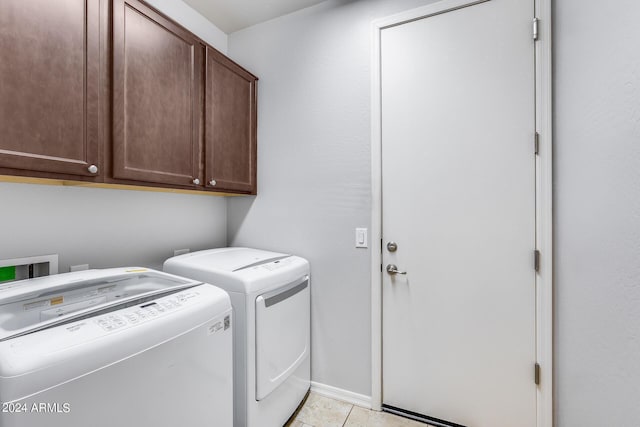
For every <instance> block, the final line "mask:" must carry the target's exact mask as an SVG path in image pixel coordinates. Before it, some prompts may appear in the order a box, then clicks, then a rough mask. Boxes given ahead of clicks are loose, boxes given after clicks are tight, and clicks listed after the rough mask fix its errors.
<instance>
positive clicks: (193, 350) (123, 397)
mask: <svg viewBox="0 0 640 427" xmlns="http://www.w3.org/2000/svg"><path fill="white" fill-rule="evenodd" d="M230 316H231V302H230V300H229V297H228V295H227V294H226V293H225V292H224V291H223V290H221V289H218V288H216V287H214V286H211V285H208V284H203V283H202V282H199V281H194V280H188V279H184V278H181V277H176V276H172V275H170V274H166V273H161V272H156V271H153V270H148V269H144V268H119V269H108V270H88V271H81V272H75V273H68V274H60V275H55V276H47V277H42V278H37V279H30V280H22V281H18V282H12V283H8V284H4V285H2V286H0V402H2V408H0V409H2V410H1V411H0V426H2V427H45V426H46V427H63V426H65V427H67V426H95V427H111V426H138V427H157V426H189V427H197V426H198V427H209V426H211V425H213V424H212V423H214V424H215V425H216V426H225V427H231V426H232V425H233V389H232V387H233V375H232V341H233V340H232V328H231V323H230Z"/></svg>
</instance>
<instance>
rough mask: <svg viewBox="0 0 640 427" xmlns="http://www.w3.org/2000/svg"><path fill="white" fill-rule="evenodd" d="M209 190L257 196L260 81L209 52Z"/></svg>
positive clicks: (207, 146)
mask: <svg viewBox="0 0 640 427" xmlns="http://www.w3.org/2000/svg"><path fill="white" fill-rule="evenodd" d="M206 64H207V66H206V73H207V75H206V90H205V92H206V98H205V99H206V101H205V144H206V145H205V157H206V159H205V167H206V173H205V178H206V181H207V182H206V186H207V188H210V189H217V190H229V191H236V192H244V193H251V194H255V193H256V129H257V127H256V82H257V80H258V79H257V77H255V76H253V75H252V74H251V73H249V72H247V71H246V70H244V69H243V68H242V67H240V66H238V65H237V64H235V63H234V62H233V61H231V60H230V59H229V58H227V57H225V56H224V55H222V54H221V53H220V52H218V51H216V50H215V49H212V48H207V59H206Z"/></svg>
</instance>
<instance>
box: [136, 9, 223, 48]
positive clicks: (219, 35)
mask: <svg viewBox="0 0 640 427" xmlns="http://www.w3.org/2000/svg"><path fill="white" fill-rule="evenodd" d="M145 1H146V2H147V3H149V4H150V5H152V6H153V7H155V8H156V9H158V10H159V11H160V12H162V13H164V14H165V15H167V16H168V17H170V18H171V19H173V20H174V21H176V22H177V23H179V24H181V25H182V26H183V27H185V28H187V29H189V31H191V32H192V33H193V34H195V35H196V36H198V37H200V38H201V39H202V40H204V41H205V42H207V43H209V44H210V45H211V46H213V47H215V48H216V49H218V50H219V51H220V52H222V53H227V35H226V34H225V33H224V32H223V31H222V30H221V29H219V28H218V27H216V26H215V25H214V24H212V23H211V21H209V20H208V19H207V18H205V17H204V16H202V15H201V14H200V13H199V12H197V11H196V10H195V9H193V8H192V7H191V6H189V5H188V4H187V3H185V2H184V1H182V0H145Z"/></svg>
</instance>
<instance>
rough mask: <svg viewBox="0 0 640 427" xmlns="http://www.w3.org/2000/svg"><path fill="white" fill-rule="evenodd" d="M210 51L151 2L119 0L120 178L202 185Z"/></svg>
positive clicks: (116, 105)
mask: <svg viewBox="0 0 640 427" xmlns="http://www.w3.org/2000/svg"><path fill="white" fill-rule="evenodd" d="M3 1H4V0H3ZM203 51H204V46H203V45H202V44H201V43H200V41H199V40H198V39H197V38H196V37H195V36H194V35H192V34H191V33H189V32H188V31H186V30H185V29H183V28H182V27H180V26H178V25H176V24H175V23H173V22H172V21H170V20H168V19H166V18H164V17H163V16H162V15H160V14H159V13H157V12H155V11H154V10H153V9H151V8H149V7H148V6H146V5H145V4H144V3H141V2H139V1H136V0H114V2H113V158H112V162H113V165H112V166H113V177H114V178H116V180H133V181H141V182H152V183H159V184H168V185H179V186H190V187H195V188H202V183H201V181H202V174H201V166H200V163H201V162H200V153H201V136H200V135H201V133H200V119H201V114H202V92H201V89H202V88H201V84H202V83H201V79H202V67H203V62H202V61H203Z"/></svg>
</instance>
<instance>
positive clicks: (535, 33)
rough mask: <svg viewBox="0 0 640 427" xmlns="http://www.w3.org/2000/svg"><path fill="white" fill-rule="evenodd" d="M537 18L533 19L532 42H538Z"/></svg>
mask: <svg viewBox="0 0 640 427" xmlns="http://www.w3.org/2000/svg"><path fill="white" fill-rule="evenodd" d="M538 22H539V19H538V18H533V40H534V41H536V40H538Z"/></svg>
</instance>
